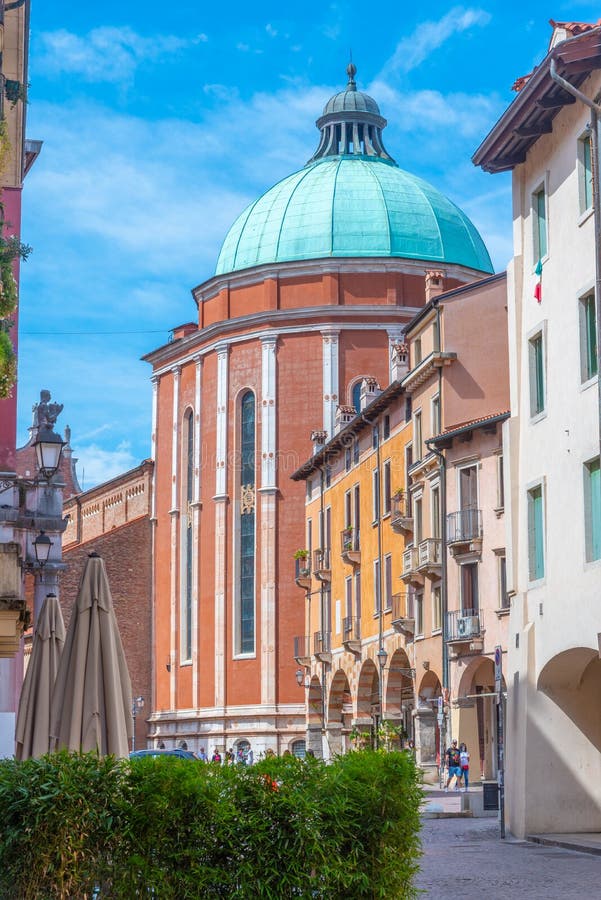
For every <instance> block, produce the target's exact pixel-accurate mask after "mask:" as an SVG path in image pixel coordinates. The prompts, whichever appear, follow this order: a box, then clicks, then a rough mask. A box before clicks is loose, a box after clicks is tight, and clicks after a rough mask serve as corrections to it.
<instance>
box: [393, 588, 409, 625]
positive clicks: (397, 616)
mask: <svg viewBox="0 0 601 900" xmlns="http://www.w3.org/2000/svg"><path fill="white" fill-rule="evenodd" d="M414 602H415V596H414V593H413V591H401V592H400V593H398V594H393V595H392V623H393V624H394V623H395V622H398V621H400V620H401V619H414V618H415V613H414V608H413V607H414Z"/></svg>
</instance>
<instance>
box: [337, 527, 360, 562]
mask: <svg viewBox="0 0 601 900" xmlns="http://www.w3.org/2000/svg"><path fill="white" fill-rule="evenodd" d="M340 552H341V555H342V559H343V560H344V561H345V562H347V563H353V564H355V565H357V564H358V563H360V562H361V544H360V542H359V529H358V528H353V527H351V526H349V527H347V528H343V529H342V531H341V532H340Z"/></svg>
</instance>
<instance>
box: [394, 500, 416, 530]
mask: <svg viewBox="0 0 601 900" xmlns="http://www.w3.org/2000/svg"><path fill="white" fill-rule="evenodd" d="M390 524H391V525H392V527H393V528H394V530H395V531H413V516H412V510H411V494H410V493H409V491H398V492H397V493H396V494H395V495H394V497H391V500H390Z"/></svg>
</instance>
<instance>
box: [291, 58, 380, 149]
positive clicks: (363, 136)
mask: <svg viewBox="0 0 601 900" xmlns="http://www.w3.org/2000/svg"><path fill="white" fill-rule="evenodd" d="M346 74H347V75H348V83H347V85H346V88H345V90H344V91H340V93H338V94H334V96H333V97H330V99H329V100H328V102H327V103H326V105H325V106H324V110H323V114H322V115H321V116H320V118H319V119H318V120H317V122H316V125H317V127H318V128H319V130H320V131H321V138H320V141H319V146H318V147H317V150H316V151H315V153H314V154H313V156H312V157H311V159H310V160H309V162H308V163H307V165H310V164H311V163H314V162H316V161H317V160H318V159H324V158H325V157H329V156H366V157H369V158H372V159H373V158H377V159H384V160H386V161H387V162H391V163H393V164H395V163H394V160H393V158H392V157H391V156H390V154H389V153H388V152H387V151H386V149H385V147H384V143H383V141H382V130H383V129H384V128H386V125H387V122H386V119H385V118H384V117H383V116H381V115H380V108H379V107H378V104H377V103H376V101H375V100H374V99H373V97H370V96H369V94H364V93H363V92H362V91H358V90H357V84H356V82H355V75H356V74H357V67H356V66H355V65H354V63H353V62H349V64H348V66H347V67H346Z"/></svg>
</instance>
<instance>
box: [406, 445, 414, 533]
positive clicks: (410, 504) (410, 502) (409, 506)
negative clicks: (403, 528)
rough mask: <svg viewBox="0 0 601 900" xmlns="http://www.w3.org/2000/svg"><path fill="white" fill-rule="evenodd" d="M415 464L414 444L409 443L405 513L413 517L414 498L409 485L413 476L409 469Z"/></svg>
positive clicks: (407, 449) (407, 450)
mask: <svg viewBox="0 0 601 900" xmlns="http://www.w3.org/2000/svg"><path fill="white" fill-rule="evenodd" d="M412 465H413V445H412V444H407V446H406V447H405V484H406V485H407V491H406V495H407V506H406V512H405V515H406V516H408V517H409V518H411V513H412V509H413V500H412V497H411V492H410V491H409V485H410V484H411V478H410V476H409V469H410V468H411V466H412Z"/></svg>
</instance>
